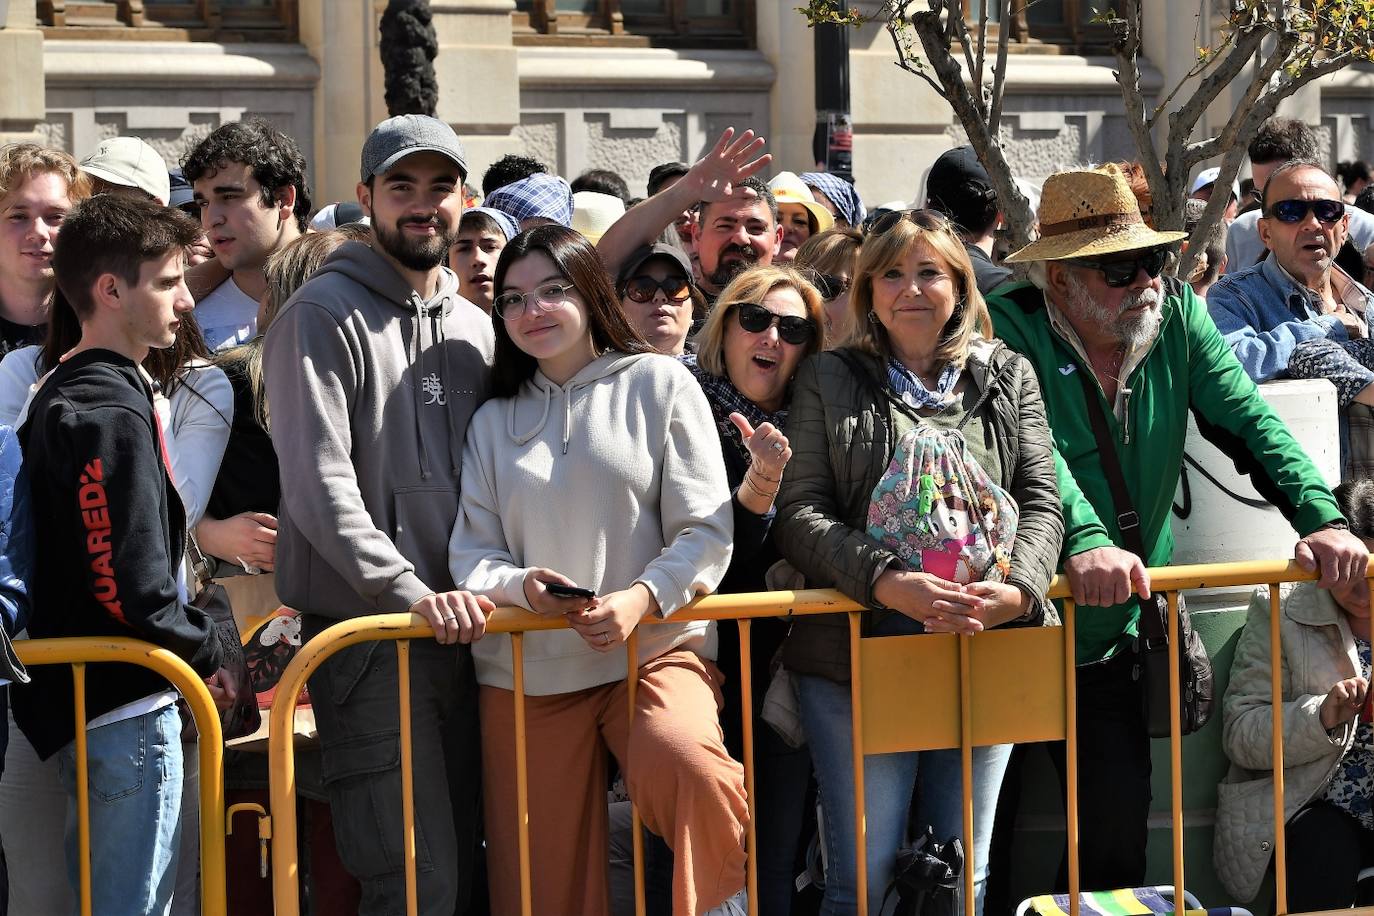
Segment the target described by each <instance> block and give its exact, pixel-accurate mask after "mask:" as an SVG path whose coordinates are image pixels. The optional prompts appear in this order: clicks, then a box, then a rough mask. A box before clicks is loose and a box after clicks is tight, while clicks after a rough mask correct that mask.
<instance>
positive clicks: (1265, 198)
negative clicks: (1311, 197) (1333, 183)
mask: <svg viewBox="0 0 1374 916" xmlns="http://www.w3.org/2000/svg"><path fill="white" fill-rule="evenodd" d="M1303 169H1316V170H1317V171H1318V172H1321V173H1322V174H1323V175H1329V174H1330V173H1329V172H1327V171H1326V168H1325V166H1323V165H1322V164H1321V163H1320V162H1318V161H1317V160H1315V159H1289V160H1288V161H1287V162H1285V163H1283V164H1282V165H1280V166H1279V167H1278V168H1276V169H1274V171H1272V172H1270V173H1269V180H1268V181H1266V182H1265V183H1264V193H1263V194H1261V195H1260V204H1261V210H1260V213H1261V214H1262V215H1264V216H1268V215H1269V189H1270V188H1272V187H1273V186H1274V179H1275V178H1278V177H1280V176H1281V175H1287V174H1288V173H1289V172H1299V171H1302V170H1303Z"/></svg>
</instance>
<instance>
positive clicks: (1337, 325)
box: [1207, 258, 1374, 382]
mask: <svg viewBox="0 0 1374 916" xmlns="http://www.w3.org/2000/svg"><path fill="white" fill-rule="evenodd" d="M1351 282H1354V281H1353V280H1352V281H1351ZM1356 285H1357V286H1358V284H1356ZM1359 288H1360V289H1361V290H1362V291H1363V292H1364V294H1365V298H1366V299H1369V298H1370V294H1369V291H1368V290H1366V289H1365V288H1364V287H1363V286H1360V287H1359ZM1372 304H1374V303H1372ZM1207 311H1208V312H1209V313H1210V314H1211V316H1212V321H1214V322H1216V326H1217V330H1219V331H1221V336H1222V337H1223V338H1225V340H1226V343H1227V345H1228V346H1230V348H1231V351H1232V352H1233V353H1235V354H1236V359H1238V360H1240V364H1241V366H1242V367H1243V368H1244V369H1245V374H1246V375H1248V376H1250V378H1251V379H1252V380H1254V381H1255V382H1267V381H1269V380H1270V379H1272V378H1276V377H1278V376H1280V375H1283V374H1284V373H1285V372H1286V371H1287V369H1288V359H1289V357H1290V356H1292V353H1293V348H1294V347H1296V346H1297V345H1298V344H1300V343H1302V342H1303V341H1304V340H1312V339H1313V338H1317V337H1329V338H1331V339H1332V340H1337V341H1344V340H1347V339H1348V337H1347V335H1346V333H1345V325H1343V324H1341V319H1340V318H1339V317H1338V316H1336V315H1323V314H1322V313H1321V303H1320V302H1319V301H1318V299H1317V296H1316V294H1314V293H1313V292H1312V291H1311V290H1309V289H1307V288H1305V287H1304V286H1303V285H1302V284H1301V283H1298V282H1297V281H1295V280H1294V279H1293V278H1292V277H1290V276H1288V274H1286V273H1285V272H1284V270H1283V268H1281V267H1279V265H1278V261H1277V260H1276V259H1274V258H1265V259H1264V260H1263V261H1261V262H1260V263H1259V264H1256V265H1255V266H1254V267H1248V268H1246V269H1245V270H1242V271H1239V272H1237V273H1233V274H1226V275H1225V276H1224V277H1222V278H1221V279H1220V280H1218V281H1217V282H1216V285H1214V286H1213V287H1212V288H1211V289H1210V290H1208V292H1207Z"/></svg>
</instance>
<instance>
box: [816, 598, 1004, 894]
mask: <svg viewBox="0 0 1374 916" xmlns="http://www.w3.org/2000/svg"><path fill="white" fill-rule="evenodd" d="M919 626H920V625H919V624H917V623H915V621H912V620H910V619H909V618H906V617H901V618H897V617H896V615H894V616H893V617H892V618H889V620H885V621H884V622H883V626H882V627H881V628H880V630H879V632H878V633H877V634H876V635H881V636H893V635H902V634H904V633H911V632H919V629H918V628H919ZM884 631H886V632H884ZM913 686H914V685H913ZM797 689H798V695H799V698H800V700H801V716H802V727H803V729H804V730H805V732H806V741H807V744H808V745H809V746H810V748H811V759H812V762H813V763H814V765H815V768H816V782H817V784H818V786H819V787H820V795H821V811H822V813H823V814H824V815H825V837H824V838H825V847H826V853H827V861H826V872H825V899H824V901H823V902H822V904H821V916H841V914H851V913H856V912H858V903H857V894H858V892H857V884H858V881H857V876H856V871H855V854H854V848H855V833H854V764H853V760H854V758H853V756H852V754H853V751H852V747H851V744H850V734H851V732H850V723H851V721H852V718H853V716H852V710H853V707H852V704H851V700H850V693H849V684H841V683H837V682H835V681H832V680H829V679H827V678H823V677H814V676H807V675H800V676H798V677H797ZM918 708H919V707H918ZM1010 756H1011V745H1010V744H999V745H992V746H989V747H975V748H974V749H973V815H974V817H973V844H972V848H971V850H970V851H971V854H972V857H973V861H974V868H975V872H974V893H975V897H976V900H975V905H976V908H977V913H978V914H979V916H982V911H983V891H984V886H985V884H986V882H987V875H988V850H989V848H990V846H991V845H992V824H993V819H994V817H995V815H996V813H997V794H998V792H999V791H1001V788H1002V775H1003V773H1004V772H1005V771H1006V768H1007V759H1008V758H1009V757H1010ZM918 776H919V777H920V781H919V789H920V794H919V800H918V804H917V808H916V830H917V832H921V831H922V830H923V829H924V825H927V824H928V825H930V827H931V828H932V829H933V830H934V832H935V838H936V839H937V840H939V841H942V842H943V841H944V840H946V839H948V838H949V837H951V836H958V837H960V838H961V839H963V840H964V844H965V849H969V844H968V841H967V838H965V837H964V836H963V833H964V823H963V794H962V787H963V779H962V777H961V775H960V765H959V751H958V750H940V751H920V752H910V753H901V754H870V755H868V756H867V757H865V758H864V802H865V805H864V808H865V811H864V816H865V821H866V827H867V834H868V842H867V846H866V848H867V851H868V912H869V916H878V914H879V911H880V909H881V907H882V901H883V895H884V893H886V891H887V886H888V885H889V884H890V883H891V882H892V872H893V869H894V867H895V864H896V860H897V851H898V850H899V849H900V848H901V847H902V845H903V844H904V843H905V841H906V836H907V817H908V812H909V811H910V810H911V799H912V795H913V793H914V792H915V791H916V789H917V786H918V782H917V777H918ZM962 889H963V883H962V880H961V882H960V910H959V912H960V913H962V912H963V910H962V905H963V903H962V897H963V894H962Z"/></svg>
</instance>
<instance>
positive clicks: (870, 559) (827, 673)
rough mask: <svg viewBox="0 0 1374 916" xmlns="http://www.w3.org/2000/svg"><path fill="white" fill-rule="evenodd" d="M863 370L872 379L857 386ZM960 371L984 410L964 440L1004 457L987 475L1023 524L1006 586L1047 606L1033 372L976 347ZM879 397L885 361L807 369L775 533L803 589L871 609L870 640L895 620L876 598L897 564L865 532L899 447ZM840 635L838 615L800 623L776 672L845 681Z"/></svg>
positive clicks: (1046, 524) (1052, 558)
mask: <svg viewBox="0 0 1374 916" xmlns="http://www.w3.org/2000/svg"><path fill="white" fill-rule="evenodd" d="M851 365H852V366H853V367H854V368H851ZM860 367H862V370H863V371H864V372H865V374H866V375H867V376H868V377H867V378H862V377H860V376H858V375H856V374H855V370H856V369H858V368H860ZM967 370H968V372H969V378H970V381H971V382H972V384H973V385H974V386H975V387H976V389H977V391H978V393H979V399H978V401H977V402H976V406H975V407H974V408H973V411H972V412H973V414H974V416H973V418H972V419H970V420H969V422H968V424H967V425H966V426H965V427H964V436H965V437H966V438H967V439H968V440H969V441H970V442H973V441H974V439H975V437H982V439H983V440H984V441H985V442H987V443H988V445H989V450H990V451H991V452H992V453H993V454H1000V455H1001V459H1002V460H1001V466H1000V467H989V468H986V471H987V473H988V476H989V477H991V478H992V480H993V482H994V483H996V484H998V485H999V486H1001V487H1003V488H1004V489H1006V490H1007V491H1009V492H1010V493H1011V495H1012V498H1013V499H1015V500H1016V504H1017V506H1018V507H1019V508H1020V513H1021V514H1020V520H1019V522H1018V525H1017V531H1016V543H1015V545H1014V546H1013V548H1012V560H1011V562H1012V567H1011V574H1010V575H1009V576H1008V579H1007V581H1008V582H1010V583H1011V584H1013V585H1016V586H1019V587H1020V588H1022V589H1023V590H1024V591H1026V592H1027V593H1029V594H1031V595H1034V596H1043V595H1044V594H1045V592H1046V590H1047V589H1048V588H1049V584H1050V579H1051V578H1053V576H1054V572H1055V567H1056V565H1057V563H1058V560H1059V548H1060V541H1061V540H1062V538H1063V534H1064V522H1063V518H1062V517H1061V515H1060V507H1059V490H1058V488H1057V486H1056V484H1055V472H1054V452H1053V450H1052V447H1051V444H1050V432H1049V427H1048V426H1047V425H1046V422H1045V410H1044V405H1043V403H1042V402H1041V399H1040V386H1039V383H1038V382H1037V381H1036V377H1035V371H1034V370H1033V369H1032V368H1031V364H1030V363H1029V362H1028V361H1027V360H1026V359H1025V358H1024V357H1022V356H1020V355H1019V354H1017V353H1014V352H1013V351H1011V350H1010V349H1008V348H1007V347H1006V345H1004V344H1003V343H1001V342H1000V341H983V340H979V341H976V342H975V343H974V345H973V347H972V349H971V352H970V354H969V358H968V362H967ZM886 390H887V381H886V375H885V371H884V367H883V362H882V360H880V359H879V358H878V357H876V356H873V355H871V354H868V353H864V352H862V351H859V350H852V349H849V350H843V351H838V352H829V353H822V354H819V355H818V356H815V357H813V358H812V359H810V360H808V361H807V362H806V363H804V364H803V365H802V367H801V369H800V370H798V372H797V377H796V379H795V381H794V382H793V386H792V405H791V412H790V414H789V415H788V418H787V437H788V440H789V441H790V443H791V446H792V456H793V457H792V461H791V462H790V464H789V465H788V468H787V474H786V475H785V476H784V478H783V482H782V490H781V492H780V493H779V496H778V517H777V520H776V522H775V523H774V532H775V535H776V538H777V541H778V547H779V549H780V550H781V552H782V555H783V556H784V557H785V558H786V559H787V560H788V561H789V562H790V563H791V564H792V565H793V566H794V567H796V568H797V570H798V571H800V572H801V573H802V574H803V575H804V576H805V577H806V579H807V584H808V585H810V586H812V587H814V588H837V589H839V590H840V591H841V592H843V593H844V594H846V595H848V596H849V597H851V598H853V599H854V600H855V601H858V602H860V603H862V604H864V605H866V606H868V607H870V608H874V610H873V611H870V612H869V614H870V619H869V620H867V621H865V631H867V629H868V627H869V626H870V625H871V624H872V622H873V619H871V615H872V614H890V613H897V612H896V611H890V610H884V609H881V608H880V607H879V605H878V604H877V602H876V600H875V599H874V597H873V586H874V584H875V583H876V582H877V581H878V576H879V575H880V574H881V573H882V572H883V571H884V570H885V569H887V567H888V566H889V565H890V564H893V563H896V564H898V565H899V566H900V565H901V560H899V559H898V558H897V556H896V555H895V554H894V553H892V552H891V551H889V550H887V549H885V548H883V547H882V546H880V545H879V544H878V543H877V542H876V541H875V540H873V539H872V538H871V537H869V536H868V534H867V533H866V532H865V529H866V528H867V519H868V506H869V502H870V497H871V496H872V494H873V489H874V487H876V486H877V484H878V481H879V480H880V479H881V477H882V475H883V472H884V471H885V470H886V468H887V465H888V462H889V461H890V460H891V458H892V452H893V449H895V448H896V444H897V443H896V439H895V436H894V433H893V419H892V411H893V409H894V408H893V407H892V405H891V402H890V400H889V399H888V398H887V397H886V396H884V395H883V394H882V392H885V391H886ZM993 442H995V443H996V447H995V448H993V447H992V443H993ZM1038 604H1039V607H1038V609H1037V610H1036V612H1035V613H1034V614H1033V622H1035V623H1043V624H1046V625H1054V624H1057V623H1058V622H1059V618H1058V616H1057V614H1056V613H1055V611H1054V608H1053V606H1052V605H1050V603H1049V602H1047V601H1044V600H1043V597H1042V598H1041V600H1040V601H1039V602H1038ZM847 626H848V625H847V623H846V622H845V618H844V615H840V614H827V615H821V616H808V617H800V618H798V619H797V620H795V621H794V622H793V624H792V631H791V633H790V634H789V635H788V637H787V640H786V642H785V643H784V644H783V663H784V664H785V665H786V666H787V667H788V668H789V669H790V670H792V671H795V672H798V673H801V674H812V675H819V676H821V677H827V678H830V679H831V680H836V681H847V680H849V636H848V630H847Z"/></svg>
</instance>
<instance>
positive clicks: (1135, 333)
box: [1067, 272, 1163, 349]
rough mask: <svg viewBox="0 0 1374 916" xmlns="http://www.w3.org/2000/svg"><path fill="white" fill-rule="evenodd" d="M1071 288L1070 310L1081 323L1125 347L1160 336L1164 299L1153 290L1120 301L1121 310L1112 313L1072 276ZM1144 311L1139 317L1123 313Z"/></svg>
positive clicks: (1069, 276)
mask: <svg viewBox="0 0 1374 916" xmlns="http://www.w3.org/2000/svg"><path fill="white" fill-rule="evenodd" d="M1067 282H1068V287H1069V308H1070V310H1072V312H1073V313H1074V315H1075V317H1077V318H1078V319H1079V320H1081V321H1084V322H1087V323H1090V324H1094V325H1096V326H1097V327H1099V328H1101V329H1102V330H1103V331H1105V332H1107V333H1108V334H1110V335H1111V336H1113V337H1115V338H1116V339H1117V340H1119V341H1121V343H1123V344H1125V345H1126V347H1127V348H1128V349H1129V348H1132V347H1135V346H1136V345H1138V344H1142V343H1147V342H1149V341H1151V340H1153V339H1154V337H1155V335H1156V334H1157V333H1159V325H1160V322H1161V321H1162V320H1163V319H1162V316H1161V314H1160V305H1161V303H1162V297H1161V296H1160V294H1159V291H1158V290H1156V289H1155V288H1154V287H1150V288H1148V289H1142V290H1138V291H1136V292H1132V293H1127V294H1126V295H1125V296H1124V297H1123V298H1122V300H1121V306H1120V308H1119V309H1118V310H1117V311H1116V312H1115V313H1113V312H1112V310H1111V309H1109V308H1107V307H1106V306H1105V305H1103V304H1102V303H1101V302H1099V301H1097V300H1096V299H1094V298H1093V297H1092V294H1091V293H1089V292H1088V288H1087V287H1086V286H1085V285H1084V284H1083V282H1082V281H1081V280H1079V279H1078V277H1077V276H1075V275H1074V274H1073V273H1072V272H1070V273H1069V274H1068V277H1067ZM1142 304H1143V305H1145V308H1144V309H1143V310H1142V311H1141V312H1140V313H1139V314H1138V315H1131V316H1130V317H1123V315H1124V313H1125V312H1126V311H1127V310H1129V309H1132V308H1135V307H1136V306H1138V305H1142Z"/></svg>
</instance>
